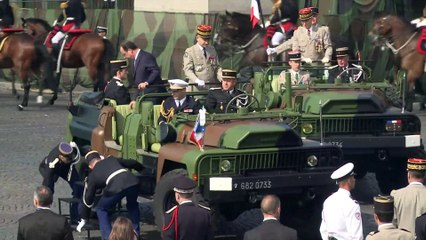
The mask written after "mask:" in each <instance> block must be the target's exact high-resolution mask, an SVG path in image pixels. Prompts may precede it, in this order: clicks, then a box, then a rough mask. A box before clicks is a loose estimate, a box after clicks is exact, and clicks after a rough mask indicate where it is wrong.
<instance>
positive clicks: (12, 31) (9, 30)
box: [1, 28, 25, 33]
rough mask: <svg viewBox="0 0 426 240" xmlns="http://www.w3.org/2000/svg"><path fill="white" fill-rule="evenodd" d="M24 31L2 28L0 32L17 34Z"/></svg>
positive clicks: (21, 29)
mask: <svg viewBox="0 0 426 240" xmlns="http://www.w3.org/2000/svg"><path fill="white" fill-rule="evenodd" d="M24 30H25V29H23V28H2V29H1V31H2V32H5V33H17V32H23V31H24Z"/></svg>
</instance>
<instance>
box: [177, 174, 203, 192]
mask: <svg viewBox="0 0 426 240" xmlns="http://www.w3.org/2000/svg"><path fill="white" fill-rule="evenodd" d="M196 186H197V184H196V183H195V181H194V180H192V179H190V178H188V177H187V176H183V175H181V176H179V177H177V178H176V180H175V184H174V188H173V191H175V192H177V193H193V192H194V189H195V187H196Z"/></svg>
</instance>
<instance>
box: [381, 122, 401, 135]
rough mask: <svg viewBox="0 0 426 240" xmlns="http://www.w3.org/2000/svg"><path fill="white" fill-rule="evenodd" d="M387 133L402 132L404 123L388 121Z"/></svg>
mask: <svg viewBox="0 0 426 240" xmlns="http://www.w3.org/2000/svg"><path fill="white" fill-rule="evenodd" d="M385 129H386V131H388V132H401V131H402V121H401V120H386V126H385Z"/></svg>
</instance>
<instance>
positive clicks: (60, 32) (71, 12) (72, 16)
mask: <svg viewBox="0 0 426 240" xmlns="http://www.w3.org/2000/svg"><path fill="white" fill-rule="evenodd" d="M60 7H61V9H62V12H61V14H60V15H59V17H58V19H56V21H55V24H54V25H55V26H54V28H53V33H54V34H55V35H54V37H53V38H52V50H53V56H55V57H57V56H58V54H59V51H60V45H59V42H60V41H61V40H62V39H63V38H64V37H65V34H66V33H67V32H69V31H70V30H73V29H79V28H80V25H81V24H82V23H83V22H84V21H85V20H86V13H85V12H84V6H83V3H82V2H81V0H68V1H64V2H62V3H61V4H60ZM64 19H65V21H64V23H63V24H62V25H61V24H59V23H60V22H62V21H63V20H64Z"/></svg>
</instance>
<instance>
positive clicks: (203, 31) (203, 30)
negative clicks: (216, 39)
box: [197, 24, 212, 39]
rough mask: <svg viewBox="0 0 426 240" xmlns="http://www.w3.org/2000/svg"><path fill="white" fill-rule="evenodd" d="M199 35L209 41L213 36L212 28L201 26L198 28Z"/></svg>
mask: <svg viewBox="0 0 426 240" xmlns="http://www.w3.org/2000/svg"><path fill="white" fill-rule="evenodd" d="M197 34H198V35H199V36H201V37H202V38H206V39H209V38H210V37H211V34H212V27H211V26H210V25H205V24H200V25H198V26H197Z"/></svg>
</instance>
